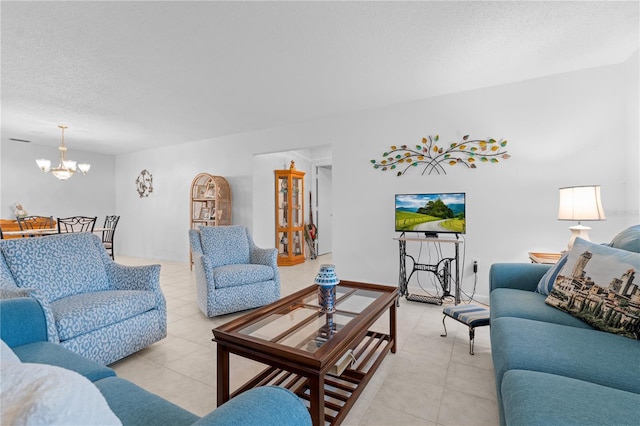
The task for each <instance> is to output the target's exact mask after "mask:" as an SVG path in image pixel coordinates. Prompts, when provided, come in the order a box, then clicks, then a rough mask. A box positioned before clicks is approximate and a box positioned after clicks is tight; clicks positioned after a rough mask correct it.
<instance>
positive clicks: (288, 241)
mask: <svg viewBox="0 0 640 426" xmlns="http://www.w3.org/2000/svg"><path fill="white" fill-rule="evenodd" d="M275 175H276V247H277V248H278V265H280V266H291V265H297V264H299V263H302V262H304V172H301V171H298V170H295V168H294V167H293V162H292V165H291V168H290V169H289V170H276V171H275Z"/></svg>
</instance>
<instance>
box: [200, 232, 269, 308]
mask: <svg viewBox="0 0 640 426" xmlns="http://www.w3.org/2000/svg"><path fill="white" fill-rule="evenodd" d="M189 242H190V245H191V255H192V257H193V269H194V270H195V272H196V285H197V290H198V294H197V299H198V307H199V308H200V310H201V311H202V313H203V314H205V315H206V316H208V317H213V316H218V315H224V314H228V313H232V312H238V311H243V310H246V309H252V308H257V307H259V306H264V305H267V304H269V303H272V302H275V301H276V300H278V299H279V298H280V273H279V271H278V263H277V250H276V249H275V248H260V247H258V246H256V244H255V243H254V242H253V238H252V237H251V234H250V233H249V230H248V229H247V227H246V226H241V225H230V226H215V227H214V226H201V227H200V229H199V230H196V229H190V230H189Z"/></svg>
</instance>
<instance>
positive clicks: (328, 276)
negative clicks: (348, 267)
mask: <svg viewBox="0 0 640 426" xmlns="http://www.w3.org/2000/svg"><path fill="white" fill-rule="evenodd" d="M314 283H315V284H317V285H318V304H319V305H320V312H323V313H327V314H330V313H333V312H335V311H336V286H337V285H338V284H339V283H340V280H339V279H338V276H337V275H336V267H335V265H328V264H324V265H320V270H319V271H318V275H316V279H315V281H314Z"/></svg>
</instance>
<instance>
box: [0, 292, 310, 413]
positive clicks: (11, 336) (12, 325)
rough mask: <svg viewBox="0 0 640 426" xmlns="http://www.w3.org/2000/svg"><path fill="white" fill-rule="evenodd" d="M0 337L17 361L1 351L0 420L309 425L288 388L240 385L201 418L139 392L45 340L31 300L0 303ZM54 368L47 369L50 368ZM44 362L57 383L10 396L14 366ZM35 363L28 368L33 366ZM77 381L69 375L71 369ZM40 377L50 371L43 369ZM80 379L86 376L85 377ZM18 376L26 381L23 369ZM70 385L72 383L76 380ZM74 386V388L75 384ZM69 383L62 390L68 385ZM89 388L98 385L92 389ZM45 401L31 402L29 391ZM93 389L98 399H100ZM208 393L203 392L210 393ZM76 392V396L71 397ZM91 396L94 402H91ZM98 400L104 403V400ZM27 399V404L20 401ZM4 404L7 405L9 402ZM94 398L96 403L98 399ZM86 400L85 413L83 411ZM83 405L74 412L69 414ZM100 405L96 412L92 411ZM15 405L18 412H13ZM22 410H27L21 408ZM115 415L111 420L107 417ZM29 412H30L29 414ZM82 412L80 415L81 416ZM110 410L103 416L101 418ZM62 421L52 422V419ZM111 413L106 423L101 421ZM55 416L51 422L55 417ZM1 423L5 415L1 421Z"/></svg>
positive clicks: (41, 384) (41, 320) (42, 324)
mask: <svg viewBox="0 0 640 426" xmlns="http://www.w3.org/2000/svg"><path fill="white" fill-rule="evenodd" d="M0 337H1V338H2V341H3V342H4V343H6V344H7V345H8V346H9V347H10V349H11V350H12V351H13V353H12V354H10V355H12V356H13V355H14V354H15V355H17V357H18V358H19V361H17V364H15V363H14V364H13V365H12V363H11V361H10V360H9V359H8V358H9V357H8V356H7V353H6V352H5V351H4V348H3V352H2V359H1V360H0V365H1V366H2V380H1V381H0V383H3V388H2V407H1V409H2V414H1V415H0V419H3V418H4V419H5V420H6V419H7V418H9V419H15V418H16V417H19V416H24V417H21V418H22V419H23V420H24V419H25V418H26V423H27V424H61V423H63V424H89V423H88V421H89V419H90V420H92V421H93V422H94V423H93V424H117V420H118V419H119V421H120V422H121V423H122V424H123V425H144V426H147V425H171V426H180V425H191V424H196V425H229V426H231V425H233V426H248V425H257V424H259V425H265V426H268V425H278V426H287V425H291V426H305V425H310V424H311V417H310V415H309V411H308V410H307V408H306V407H305V405H304V404H303V403H302V402H301V401H300V399H299V398H298V397H297V396H296V395H295V394H293V393H291V392H290V391H288V390H286V389H283V388H278V387H260V388H256V389H252V390H250V391H247V392H245V393H243V394H241V395H239V396H237V397H235V398H233V399H232V400H231V401H229V402H227V403H226V404H224V405H222V406H221V407H219V408H217V409H215V410H214V411H212V412H211V413H210V414H208V415H207V416H205V417H203V418H199V417H198V416H196V415H194V414H192V413H190V412H188V411H186V410H184V409H182V408H180V407H178V406H176V405H174V404H172V403H171V402H169V401H166V400H164V399H162V398H160V397H159V396H157V395H155V394H152V393H150V392H147V391H146V390H144V389H142V388H140V387H138V386H136V385H135V384H133V383H131V382H129V381H127V380H124V379H122V378H119V377H117V376H116V374H115V372H114V371H113V370H112V369H111V368H109V367H106V366H104V365H101V364H98V363H96V362H94V361H91V360H89V359H87V358H84V357H82V356H80V355H78V354H76V353H74V352H71V351H69V350H68V349H66V348H64V347H63V346H61V345H59V344H56V343H51V342H48V341H47V325H46V319H45V314H44V311H43V310H42V308H41V306H40V305H39V304H38V303H37V302H36V301H35V299H33V298H15V299H9V300H2V301H0ZM51 366H55V367H51ZM39 367H48V368H49V370H48V371H49V372H51V373H54V372H56V373H58V372H59V371H60V370H57V369H56V367H61V368H63V369H64V370H63V372H66V373H67V375H65V376H63V378H64V383H59V384H57V385H56V384H55V383H54V384H51V383H49V382H50V380H49V379H48V378H44V377H43V378H42V379H46V380H44V381H43V380H39V379H38V380H35V381H34V384H33V386H27V387H26V388H27V389H28V392H25V393H28V394H30V395H11V391H12V389H15V388H9V389H7V388H6V383H8V382H9V381H10V380H11V377H10V375H11V374H13V373H14V371H15V370H18V371H20V370H21V369H23V368H24V369H31V370H30V371H37V369H38V368H39ZM34 368H35V369H34ZM75 373H79V374H80V375H81V376H82V377H79V376H78V377H77V379H80V382H77V381H74V382H73V383H74V385H69V383H70V380H71V379H73V380H76V376H77V375H76V374H75ZM48 377H51V375H49V376H48ZM85 379H86V380H85ZM20 380H21V381H24V380H29V376H28V375H25V376H23V377H21V378H20ZM76 383H77V388H75V387H74V386H76ZM80 385H82V386H80ZM70 386H72V387H71V389H69V387H70ZM93 386H95V387H96V388H97V389H98V390H99V394H98V392H95V389H94V388H93ZM92 392H93V393H95V394H96V397H91V398H83V395H86V394H91V393H92ZM34 394H35V395H36V396H37V398H40V399H49V398H50V401H48V403H46V402H45V401H41V400H38V401H33V398H34V396H33V395H34ZM100 394H101V395H102V397H100ZM214 397H215V395H214V393H212V394H211V398H214ZM78 398H82V399H78ZM96 398H97V399H99V400H100V401H96ZM105 400H106V404H105ZM25 401H28V402H29V404H28V405H27V404H25ZM11 402H14V403H15V407H12V406H11V405H10V404H11ZM100 402H101V403H102V404H103V405H102V406H101V405H100ZM87 404H91V405H92V407H96V408H94V409H93V412H86V411H87V410H86V406H87ZM76 409H77V411H78V412H81V411H83V409H84V411H85V412H84V413H82V415H80V414H77V416H78V417H75V415H76V414H75V412H74V410H76ZM100 409H102V411H106V412H105V413H96V411H100ZM16 410H17V411H20V410H23V411H25V412H23V413H20V412H16ZM27 410H29V412H28V413H26V411H27ZM114 414H115V416H116V417H117V419H115V420H116V422H114V421H113V415H114ZM34 416H38V417H37V420H34ZM81 416H82V417H81ZM108 416H111V417H108ZM61 417H62V418H63V419H64V420H62V421H61V420H60V418H61ZM102 419H111V421H107V420H102ZM56 420H57V421H56ZM2 424H5V421H4V420H3V421H2Z"/></svg>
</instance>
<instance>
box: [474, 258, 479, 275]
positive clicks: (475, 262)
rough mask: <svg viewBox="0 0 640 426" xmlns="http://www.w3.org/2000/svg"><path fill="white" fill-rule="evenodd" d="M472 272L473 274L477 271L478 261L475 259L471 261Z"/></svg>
mask: <svg viewBox="0 0 640 426" xmlns="http://www.w3.org/2000/svg"><path fill="white" fill-rule="evenodd" d="M473 273H474V274H477V273H478V261H477V260H474V261H473Z"/></svg>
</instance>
